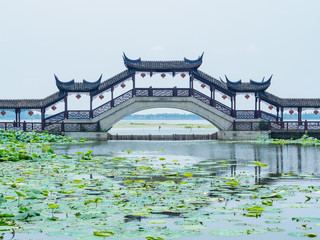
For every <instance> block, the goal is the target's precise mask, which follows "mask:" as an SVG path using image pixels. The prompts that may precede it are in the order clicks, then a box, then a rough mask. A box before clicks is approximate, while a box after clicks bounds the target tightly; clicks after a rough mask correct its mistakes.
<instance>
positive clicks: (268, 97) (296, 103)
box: [261, 92, 320, 108]
mask: <svg viewBox="0 0 320 240" xmlns="http://www.w3.org/2000/svg"><path fill="white" fill-rule="evenodd" d="M261 99H262V100H263V101H266V102H269V103H271V104H273V105H276V106H282V107H287V108H290V107H302V108H303V107H304V108H318V107H320V99H319V98H280V97H277V96H275V95H273V94H271V93H268V92H263V93H261Z"/></svg>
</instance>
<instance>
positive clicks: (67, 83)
mask: <svg viewBox="0 0 320 240" xmlns="http://www.w3.org/2000/svg"><path fill="white" fill-rule="evenodd" d="M54 78H55V79H56V84H57V85H68V86H69V85H73V84H74V79H72V80H71V81H68V82H62V81H60V80H59V78H58V77H57V75H56V74H54Z"/></svg>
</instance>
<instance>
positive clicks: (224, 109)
mask: <svg viewBox="0 0 320 240" xmlns="http://www.w3.org/2000/svg"><path fill="white" fill-rule="evenodd" d="M216 109H218V110H219V111H221V112H223V113H225V114H228V115H229V116H231V115H232V114H231V113H232V111H231V108H229V107H228V106H226V105H224V104H222V103H221V102H218V101H216Z"/></svg>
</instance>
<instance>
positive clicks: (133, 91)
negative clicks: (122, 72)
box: [132, 72, 136, 96]
mask: <svg viewBox="0 0 320 240" xmlns="http://www.w3.org/2000/svg"><path fill="white" fill-rule="evenodd" d="M135 95H136V72H134V73H133V75H132V96H135Z"/></svg>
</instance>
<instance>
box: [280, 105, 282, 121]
mask: <svg viewBox="0 0 320 240" xmlns="http://www.w3.org/2000/svg"><path fill="white" fill-rule="evenodd" d="M280 121H281V122H283V107H281V119H280Z"/></svg>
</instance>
